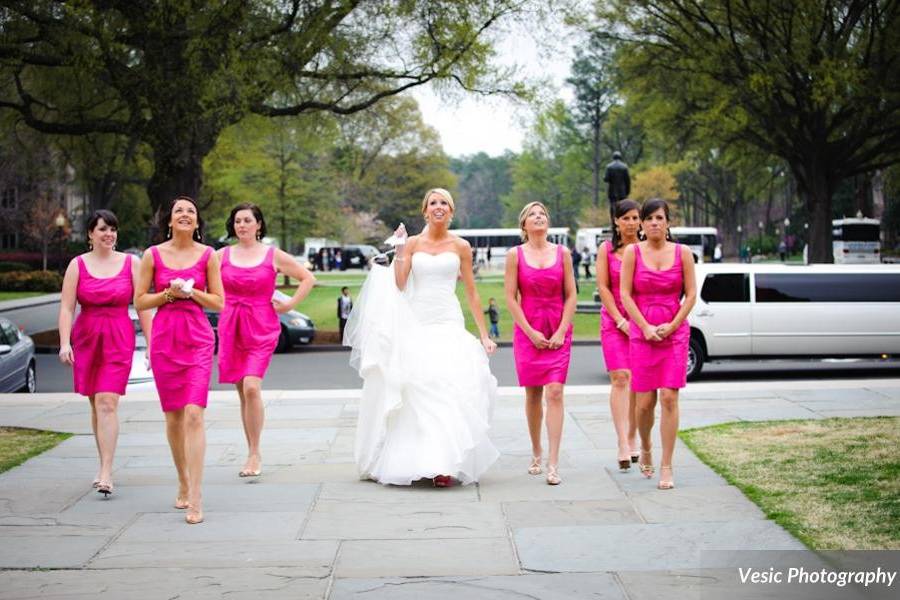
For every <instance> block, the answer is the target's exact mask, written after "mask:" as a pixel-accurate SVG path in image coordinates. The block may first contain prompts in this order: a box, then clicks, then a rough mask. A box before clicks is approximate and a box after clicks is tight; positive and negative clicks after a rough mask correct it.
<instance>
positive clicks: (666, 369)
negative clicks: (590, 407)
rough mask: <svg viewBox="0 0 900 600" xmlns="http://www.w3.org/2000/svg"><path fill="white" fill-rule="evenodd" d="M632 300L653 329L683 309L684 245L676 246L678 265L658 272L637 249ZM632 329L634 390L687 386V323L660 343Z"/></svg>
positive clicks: (688, 336) (635, 252) (632, 376)
mask: <svg viewBox="0 0 900 600" xmlns="http://www.w3.org/2000/svg"><path fill="white" fill-rule="evenodd" d="M631 290H632V292H631V293H632V297H633V298H634V302H635V304H637V307H638V310H640V311H641V314H642V315H644V318H645V319H647V322H648V323H650V324H651V325H660V324H662V323H668V322H670V321H671V320H672V319H674V318H675V315H676V314H677V313H678V310H679V309H680V308H681V296H682V295H683V291H684V275H683V272H682V270H681V245H680V244H675V263H674V264H673V265H672V267H671V268H669V269H666V270H663V271H655V270H653V269H650V268H648V267H647V265H645V264H644V260H643V259H642V258H641V249H640V246H639V245H638V244H635V246H634V280H633V283H632V286H631ZM629 326H630V328H631V340H630V349H631V389H632V390H634V391H635V392H650V391H653V390H656V389H659V388H672V389H678V388H683V387H684V386H685V384H686V382H687V359H688V343H689V342H690V338H691V330H690V326H689V325H688V322H687V319H685V321H684V322H683V323H682V324H681V326H680V327H679V328H678V329H677V330H676V331H674V332H673V333H672V334H671V335H670V336H669V337H667V338H666V339H664V340H663V341H661V342H649V341H647V340H645V339H644V334H643V332H641V328H640V327H638V325H637V323H635V322H634V321H632V322H630V323H629Z"/></svg>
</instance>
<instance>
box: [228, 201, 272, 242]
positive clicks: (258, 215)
mask: <svg viewBox="0 0 900 600" xmlns="http://www.w3.org/2000/svg"><path fill="white" fill-rule="evenodd" d="M242 210H249V211H250V212H252V213H253V218H254V219H256V222H257V223H259V233H257V234H256V239H258V240H261V239H262V238H264V237H266V220H265V219H264V218H263V214H262V209H260V208H259V207H258V206H257V205H255V204H253V203H252V202H242V203H241V204H238V205H237V206H235V207H234V208H232V209H231V214H230V215H228V220H227V221H225V231H226V232H227V233H228V237H237V234H236V233H235V232H234V218H235V217H236V216H237V214H238V213H239V212H240V211H242Z"/></svg>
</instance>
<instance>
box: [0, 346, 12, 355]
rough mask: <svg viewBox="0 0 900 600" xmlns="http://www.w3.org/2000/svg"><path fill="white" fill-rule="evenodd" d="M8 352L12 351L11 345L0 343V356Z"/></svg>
mask: <svg viewBox="0 0 900 600" xmlns="http://www.w3.org/2000/svg"><path fill="white" fill-rule="evenodd" d="M10 352H12V346H10V345H9V344H0V356H3V355H4V354H9V353H10Z"/></svg>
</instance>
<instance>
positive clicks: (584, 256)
mask: <svg viewBox="0 0 900 600" xmlns="http://www.w3.org/2000/svg"><path fill="white" fill-rule="evenodd" d="M581 264H582V265H584V278H585V279H587V280H590V278H591V250H590V248H588V247H587V246H585V247H584V250H582V252H581Z"/></svg>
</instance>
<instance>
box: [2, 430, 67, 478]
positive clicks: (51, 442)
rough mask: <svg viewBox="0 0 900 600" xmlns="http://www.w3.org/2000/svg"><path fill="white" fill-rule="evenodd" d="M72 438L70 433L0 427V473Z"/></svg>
mask: <svg viewBox="0 0 900 600" xmlns="http://www.w3.org/2000/svg"><path fill="white" fill-rule="evenodd" d="M70 437H72V434H71V433H57V432H55V431H40V430H38V429H20V428H18V427H0V473H3V472H4V471H8V470H10V469H12V468H13V467H16V466H18V465H20V464H22V463H23V462H25V461H26V460H28V459H29V458H31V457H32V456H37V455H38V454H40V453H41V452H46V451H47V450H49V449H50V448H53V447H54V446H56V445H57V444H59V443H60V442H62V441H64V440H67V439H69V438H70Z"/></svg>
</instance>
